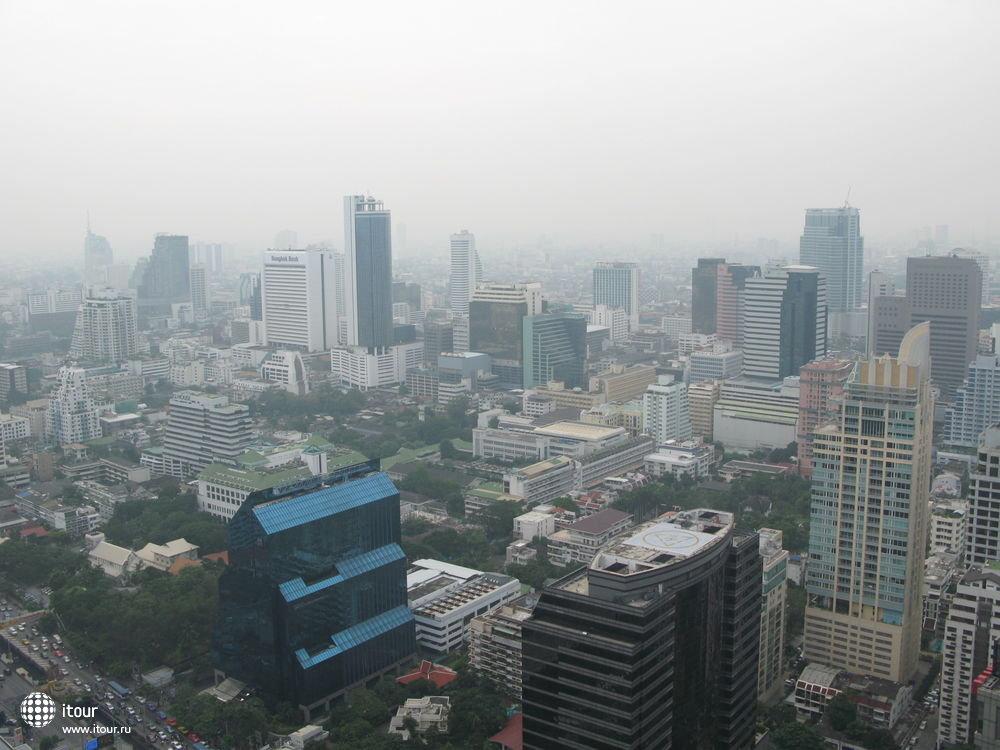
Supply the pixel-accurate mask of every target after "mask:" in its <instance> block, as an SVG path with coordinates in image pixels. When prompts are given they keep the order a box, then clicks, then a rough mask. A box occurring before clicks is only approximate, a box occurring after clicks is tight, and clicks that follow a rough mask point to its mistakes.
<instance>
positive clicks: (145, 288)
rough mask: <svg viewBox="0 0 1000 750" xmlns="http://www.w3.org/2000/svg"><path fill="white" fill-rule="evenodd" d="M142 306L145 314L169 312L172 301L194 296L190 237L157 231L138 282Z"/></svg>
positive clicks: (183, 300)
mask: <svg viewBox="0 0 1000 750" xmlns="http://www.w3.org/2000/svg"><path fill="white" fill-rule="evenodd" d="M138 297H139V310H140V312H142V313H144V314H146V315H169V314H170V312H171V310H170V307H171V305H173V304H175V303H177V302H189V301H190V300H191V275H190V262H189V257H188V238H187V237H186V236H184V235H177V234H158V235H156V240H155V242H154V244H153V253H152V255H150V256H149V261H148V262H147V263H146V265H145V268H144V269H143V272H142V279H141V281H139V286H138Z"/></svg>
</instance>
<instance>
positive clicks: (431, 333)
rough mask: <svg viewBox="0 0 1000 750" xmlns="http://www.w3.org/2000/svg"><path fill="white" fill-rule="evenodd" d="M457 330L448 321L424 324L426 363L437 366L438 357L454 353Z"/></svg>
mask: <svg viewBox="0 0 1000 750" xmlns="http://www.w3.org/2000/svg"><path fill="white" fill-rule="evenodd" d="M454 334H455V328H454V325H453V324H452V323H450V322H447V321H442V320H434V321H428V322H426V323H424V363H425V364H428V365H431V366H432V367H436V366H437V361H438V355H439V354H441V353H442V352H450V351H454V348H455V339H454Z"/></svg>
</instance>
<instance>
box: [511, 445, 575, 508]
mask: <svg viewBox="0 0 1000 750" xmlns="http://www.w3.org/2000/svg"><path fill="white" fill-rule="evenodd" d="M575 481H576V467H575V466H574V462H573V459H571V458H569V457H567V456H555V457H553V458H547V459H545V460H544V461H539V462H538V463H534V464H531V465H530V466H522V467H520V468H515V469H508V470H507V471H506V472H504V475H503V491H504V492H505V493H506V494H508V495H512V496H513V497H516V498H518V499H519V500H522V501H523V502H524V503H525V505H527V506H529V507H531V506H533V505H539V504H541V503H547V502H550V501H552V500H555V499H556V498H557V497H565V496H567V495H569V493H570V492H572V491H573V489H574V487H575Z"/></svg>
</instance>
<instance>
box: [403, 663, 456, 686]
mask: <svg viewBox="0 0 1000 750" xmlns="http://www.w3.org/2000/svg"><path fill="white" fill-rule="evenodd" d="M457 678H458V672H456V671H455V670H454V669H448V667H443V666H441V665H440V664H434V663H432V662H429V661H427V660H426V659H424V660H423V661H422V662H420V666H419V667H418V668H417V671H416V672H410V674H404V675H403V676H402V677H397V678H396V682H398V683H399V684H400V685H409V684H410V683H411V682H414V681H415V680H430V681H431V682H433V683H434V684H435V685H436V686H437V687H439V688H442V687H444V686H445V685H447V684H448V683H449V682H451V681H452V680H455V679H457Z"/></svg>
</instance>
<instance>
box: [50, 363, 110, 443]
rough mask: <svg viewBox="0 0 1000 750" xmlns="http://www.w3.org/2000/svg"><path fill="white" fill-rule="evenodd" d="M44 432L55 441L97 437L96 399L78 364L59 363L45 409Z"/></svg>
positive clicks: (98, 425)
mask: <svg viewBox="0 0 1000 750" xmlns="http://www.w3.org/2000/svg"><path fill="white" fill-rule="evenodd" d="M45 434H46V435H47V436H48V439H49V440H50V441H52V442H53V443H55V444H56V445H68V444H69V443H85V442H87V441H88V440H97V439H98V438H99V437H101V422H100V419H99V418H98V410H97V402H96V401H95V400H94V399H93V397H91V395H90V389H89V388H88V387H87V375H86V373H85V372H84V370H83V369H82V368H80V367H62V368H60V370H59V385H58V386H57V388H56V391H55V395H54V396H52V397H51V398H50V399H49V408H48V410H47V411H46V412H45Z"/></svg>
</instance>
